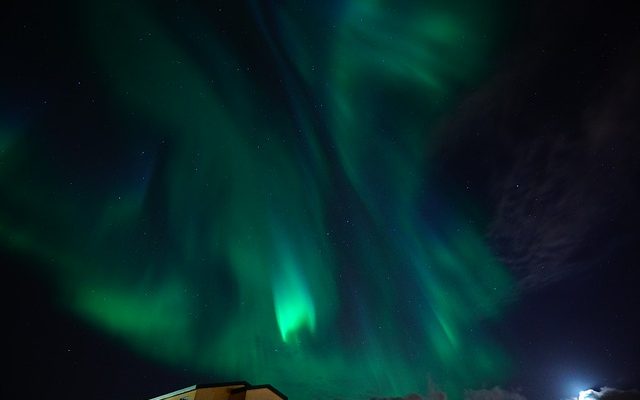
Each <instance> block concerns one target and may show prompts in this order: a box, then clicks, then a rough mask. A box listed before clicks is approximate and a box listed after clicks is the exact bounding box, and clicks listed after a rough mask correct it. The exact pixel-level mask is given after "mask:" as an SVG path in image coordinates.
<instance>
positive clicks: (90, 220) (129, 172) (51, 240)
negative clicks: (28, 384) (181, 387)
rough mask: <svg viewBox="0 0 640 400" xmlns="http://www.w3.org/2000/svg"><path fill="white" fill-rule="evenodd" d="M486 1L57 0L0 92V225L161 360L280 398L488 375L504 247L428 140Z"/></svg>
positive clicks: (516, 273) (133, 345)
mask: <svg viewBox="0 0 640 400" xmlns="http://www.w3.org/2000/svg"><path fill="white" fill-rule="evenodd" d="M508 10H509V9H508V5H507V4H506V3H503V2H499V1H490V2H483V3H482V4H480V3H478V4H475V3H474V4H470V2H467V1H461V0H460V1H458V0H456V1H439V0H430V1H407V2H396V1H383V0H367V1H340V2H333V1H329V2H312V3H306V2H297V1H283V2H278V3H277V4H275V3H273V4H272V3H269V2H263V1H258V0H254V1H247V2H222V3H216V4H215V5H213V4H207V5H197V4H189V3H183V2H175V3H172V2H163V1H161V2H132V3H129V2H123V3H117V2H103V1H87V2H70V3H69V4H66V5H65V6H63V11H61V14H63V15H65V17H64V18H63V21H62V22H61V26H62V27H61V28H60V29H63V30H65V29H69V30H70V32H71V33H70V34H69V37H73V38H74V40H73V41H72V42H71V43H64V44H59V46H60V48H57V47H55V46H54V48H52V49H50V50H47V51H51V52H55V53H56V59H58V60H61V59H64V60H67V62H68V63H66V64H58V65H57V66H53V67H51V69H50V71H49V73H50V74H51V77H46V78H43V79H44V81H47V80H49V79H50V80H51V81H52V82H55V83H52V84H51V86H50V87H49V88H43V87H39V88H38V87H36V86H34V87H33V88H31V89H30V92H29V93H28V94H27V95H26V96H27V97H28V98H29V104H31V106H30V108H29V111H28V112H24V111H21V109H19V107H18V106H17V104H18V103H19V101H17V102H14V103H13V105H10V106H7V107H5V106H3V107H2V109H0V110H1V113H0V246H2V248H3V249H5V250H6V251H9V252H11V254H17V255H19V256H20V257H22V258H25V259H28V260H31V261H32V263H33V265H34V269H35V270H36V273H37V274H39V276H41V277H43V279H46V281H47V285H48V287H50V288H51V290H52V291H53V293H55V297H56V299H57V300H56V301H57V304H56V307H59V308H60V309H62V310H64V312H65V313H68V314H69V315H72V316H73V318H77V320H78V321H80V322H79V323H80V324H86V325H87V326H90V327H91V328H92V329H96V330H97V331H99V332H101V333H103V334H104V335H105V336H106V337H108V338H110V340H113V341H114V342H115V343H117V344H118V345H120V346H122V347H124V348H126V349H127V350H128V351H131V352H133V353H135V354H136V355H138V356H140V357H144V358H145V359H148V360H152V361H153V362H154V363H157V364H158V365H163V366H167V367H168V368H178V369H179V368H182V367H185V366H188V367H189V368H190V369H191V370H192V371H194V373H195V374H198V376H211V377H212V379H216V380H220V381H225V380H228V381H231V380H248V381H251V382H256V383H270V384H273V385H274V386H276V387H277V388H279V389H280V390H282V391H283V392H285V393H286V394H287V395H288V396H289V398H290V399H293V400H296V399H320V398H322V399H368V398H372V397H380V396H404V395H407V394H410V393H426V391H427V390H428V387H427V386H428V384H429V382H435V383H437V386H438V389H440V390H443V391H446V392H447V394H448V396H449V398H450V399H454V400H455V399H462V398H463V395H464V390H465V389H469V388H479V387H493V386H495V385H501V384H504V382H507V381H508V380H509V379H510V378H511V377H512V375H513V371H514V370H515V368H516V366H514V361H515V357H514V356H513V355H511V354H510V353H511V352H510V351H509V349H508V346H507V344H506V343H504V342H503V341H501V339H500V338H499V337H497V336H496V334H495V332H496V329H497V328H496V326H497V324H498V323H499V321H501V319H502V317H503V315H504V314H505V313H506V312H507V311H508V308H509V306H510V304H513V303H514V302H516V301H517V299H518V298H519V296H520V291H521V289H522V285H520V282H522V281H523V277H522V270H514V268H512V265H511V264H510V263H509V259H508V257H507V256H505V253H504V252H501V251H503V250H504V248H503V247H501V246H504V243H506V242H504V241H501V242H499V244H498V245H496V243H494V242H493V241H492V240H493V239H495V238H496V237H500V234H501V231H500V227H501V226H502V225H500V226H498V227H496V226H495V224H494V225H492V224H491V219H492V218H494V214H492V213H495V210H494V209H493V208H492V207H487V205H486V204H485V203H483V202H481V201H478V197H474V196H473V195H469V194H468V193H465V191H468V190H470V183H469V181H468V180H459V179H457V177H456V174H457V173H458V172H457V170H448V166H449V165H450V159H449V158H447V157H452V158H453V157H456V154H457V153H455V152H453V151H452V150H451V147H452V144H451V143H455V140H457V139H455V138H454V137H453V135H452V134H451V128H450V126H451V125H452V124H453V122H452V119H455V118H458V117H456V116H455V115H456V113H459V110H460V109H461V107H464V106H465V104H468V98H469V96H472V95H474V93H477V92H478V91H479V90H480V88H482V87H486V86H487V85H489V83H490V82H492V80H495V79H496V78H495V76H496V74H499V72H500V70H499V68H501V65H502V64H501V63H502V61H501V60H503V59H504V58H505V57H506V56H505V52H504V51H503V50H501V46H505V43H507V42H508V40H507V39H506V38H508V37H509V34H510V30H512V29H513V21H511V20H510V19H509V17H508V15H507V11H508ZM26 27H27V24H26V23H25V29H26ZM65 32H66V31H65ZM65 34H66V33H65ZM60 49H64V50H63V51H62V52H60ZM47 54H48V53H47ZM61 77H63V78H61ZM9 93H10V92H9ZM34 99H35V100H34ZM3 100H4V99H3ZM2 104H4V102H3V103H2ZM463 117H464V116H463ZM465 118H466V117H465ZM461 119H462V118H461ZM478 125H479V126H480V124H478ZM474 129H475V128H474ZM478 129H480V128H478ZM478 151H479V152H482V151H484V149H479V150H478ZM485 154H486V157H487V158H492V155H491V153H489V152H487V153H485ZM483 157H485V156H484V155H483ZM496 158H497V157H496ZM469 169H473V166H471V167H469ZM513 176H515V175H513ZM510 177H512V176H511V175H510ZM510 179H511V178H510ZM514 179H515V178H514ZM504 182H507V180H506V179H505V180H504ZM512 186H513V187H516V185H515V184H514V185H512ZM518 187H519V183H518ZM501 204H503V205H504V204H505V203H501ZM503 208H504V207H503ZM501 210H502V209H501ZM509 221H511V220H509ZM487 231H489V233H490V234H489V235H488V234H487ZM496 232H497V233H496ZM512 237H515V236H512ZM536 276H537V277H540V276H542V275H536ZM546 276H547V275H544V277H546ZM554 276H555V275H554ZM544 277H543V278H540V280H544V279H547V278H544ZM529 279H530V280H531V279H532V278H531V275H529ZM549 280H551V279H550V278H549ZM527 282H528V281H527ZM192 383H197V382H192ZM465 398H466V397H465Z"/></svg>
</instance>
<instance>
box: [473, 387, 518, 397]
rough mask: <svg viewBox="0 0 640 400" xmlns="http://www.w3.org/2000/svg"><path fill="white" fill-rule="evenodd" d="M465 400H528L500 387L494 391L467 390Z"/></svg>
mask: <svg viewBox="0 0 640 400" xmlns="http://www.w3.org/2000/svg"><path fill="white" fill-rule="evenodd" d="M464 400H527V399H526V397H524V396H523V395H521V394H520V393H518V392H514V391H509V390H505V389H502V388H500V387H498V386H496V387H494V388H493V389H480V390H465V392H464Z"/></svg>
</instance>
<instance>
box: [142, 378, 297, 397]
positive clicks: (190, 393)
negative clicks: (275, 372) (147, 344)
mask: <svg viewBox="0 0 640 400" xmlns="http://www.w3.org/2000/svg"><path fill="white" fill-rule="evenodd" d="M150 400H287V396H285V395H284V394H282V393H280V391H278V390H277V389H276V388H274V387H273V386H271V385H251V384H249V382H227V383H214V384H201V385H193V386H190V387H187V388H184V389H180V390H176V391H175V392H171V393H167V394H164V395H162V396H158V397H154V398H152V399H150Z"/></svg>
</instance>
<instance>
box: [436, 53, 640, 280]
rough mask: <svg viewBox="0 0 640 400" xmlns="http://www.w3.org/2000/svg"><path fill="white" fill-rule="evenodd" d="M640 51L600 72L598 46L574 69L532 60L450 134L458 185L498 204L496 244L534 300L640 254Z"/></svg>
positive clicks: (449, 155) (574, 61) (612, 60)
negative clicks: (639, 246)
mask: <svg viewBox="0 0 640 400" xmlns="http://www.w3.org/2000/svg"><path fill="white" fill-rule="evenodd" d="M602 46H603V48H605V47H606V46H605V45H604V44H603V45H602ZM639 48H640V45H639V44H638V43H635V42H634V43H620V44H619V48H617V50H616V51H615V52H610V53H615V54H607V56H606V57H600V58H598V59H597V60H598V61H597V63H595V62H593V63H592V64H589V62H591V61H590V60H594V57H595V56H596V54H600V52H603V51H604V50H602V49H599V48H598V47H597V46H585V47H584V48H578V49H573V52H572V53H571V55H570V56H567V57H565V60H566V63H565V64H566V65H565V64H562V65H559V64H558V63H557V58H556V57H560V56H561V53H562V54H564V53H563V48H562V47H558V49H557V50H556V54H550V55H548V56H540V57H532V56H531V55H530V54H533V53H529V56H528V58H527V59H526V60H522V61H520V62H518V63H516V65H513V66H511V67H509V68H506V69H505V71H504V72H502V73H500V74H497V75H496V76H495V78H494V80H493V81H492V82H491V83H490V84H488V85H487V86H486V87H484V88H483V89H481V90H478V91H477V92H476V93H474V94H472V95H470V96H469V98H468V99H467V101H466V103H465V104H464V105H463V106H462V107H461V109H460V112H459V113H458V114H457V115H456V116H455V117H454V118H453V119H452V120H451V122H450V123H449V124H448V125H446V127H445V132H444V135H446V137H447V138H452V137H453V138H454V139H451V140H450V141H449V143H448V144H447V146H446V148H445V149H444V150H443V152H442V154H443V156H442V157H443V165H444V168H445V169H446V170H447V171H450V173H451V174H452V175H453V177H452V179H450V181H454V182H458V185H459V186H460V188H459V189H460V190H464V191H466V192H468V193H470V194H471V195H475V196H476V199H477V200H478V203H479V204H483V203H484V204H486V205H487V209H488V210H489V214H490V215H491V217H490V218H489V221H488V222H487V224H486V230H487V237H488V239H489V242H490V244H491V246H492V247H493V248H494V251H495V253H496V254H497V256H498V257H499V258H500V260H501V261H502V262H503V263H504V264H505V265H506V266H508V267H509V268H510V269H511V270H512V271H513V272H514V275H515V276H516V277H517V278H518V280H519V282H520V286H521V287H522V288H523V289H530V288H535V287H541V286H545V285H548V284H550V283H553V282H557V281H559V280H561V279H563V278H565V277H567V276H569V275H575V274H576V273H577V272H578V271H580V270H582V269H586V268H591V267H593V266H595V265H604V264H605V263H606V262H607V260H604V259H603V256H604V257H607V256H608V255H610V254H615V253H616V251H617V250H618V248H620V247H624V246H626V247H629V246H632V244H630V241H631V240H634V237H635V236H634V235H635V233H634V230H633V225H634V224H635V223H639V222H640V218H638V217H637V213H634V212H633V211H634V210H635V207H636V203H637V201H638V198H637V197H638V196H637V193H638V191H637V187H638V185H637V180H638V177H639V176H640V158H638V157H637V154H638V151H640V140H639V139H638V135H637V134H636V133H637V132H638V130H640V114H638V113H637V112H636V109H637V106H638V104H640V77H639V76H638V74H637V71H638V70H640V57H639V56H638V54H640V52H639V51H638V49H639ZM607 49H608V48H607ZM548 52H549V53H551V51H548ZM584 65H590V67H584ZM577 66H581V68H582V69H581V74H582V75H581V76H578V75H577V74H576V69H575V67H577ZM586 82H588V83H586ZM456 138H457V139H456ZM470 163H472V164H474V165H475V168H474V170H473V171H471V172H470V170H469V168H468V167H467V166H468V165H469V164H470ZM634 215H635V217H633V216H634ZM630 217H631V218H630ZM606 231H616V232H618V236H617V237H616V238H615V239H614V238H611V237H603V235H602V232H606Z"/></svg>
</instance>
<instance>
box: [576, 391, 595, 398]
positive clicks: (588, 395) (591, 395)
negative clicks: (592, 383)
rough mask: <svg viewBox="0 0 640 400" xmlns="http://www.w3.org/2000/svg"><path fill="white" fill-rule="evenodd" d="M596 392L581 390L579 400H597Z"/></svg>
mask: <svg viewBox="0 0 640 400" xmlns="http://www.w3.org/2000/svg"><path fill="white" fill-rule="evenodd" d="M595 399H597V397H596V392H595V391H594V390H593V389H587V390H581V391H580V394H578V400H595Z"/></svg>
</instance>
